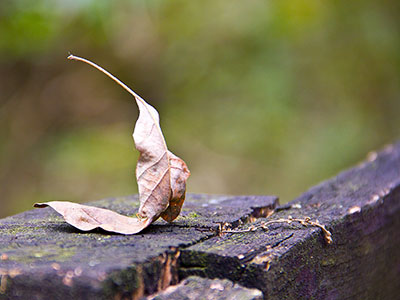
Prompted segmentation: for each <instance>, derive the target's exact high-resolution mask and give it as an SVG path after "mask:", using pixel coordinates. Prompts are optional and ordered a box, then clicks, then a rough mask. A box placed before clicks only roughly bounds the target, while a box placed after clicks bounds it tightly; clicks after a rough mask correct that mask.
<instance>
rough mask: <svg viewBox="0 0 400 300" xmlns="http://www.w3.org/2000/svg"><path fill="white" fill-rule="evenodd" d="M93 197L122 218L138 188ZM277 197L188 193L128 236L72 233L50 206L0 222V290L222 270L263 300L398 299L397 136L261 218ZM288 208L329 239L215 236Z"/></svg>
mask: <svg viewBox="0 0 400 300" xmlns="http://www.w3.org/2000/svg"><path fill="white" fill-rule="evenodd" d="M288 184H290V183H288ZM94 204H95V205H97V206H100V207H107V208H110V209H113V210H115V211H117V212H120V213H123V214H127V215H133V214H135V213H136V211H137V205H138V203H137V199H136V197H126V198H118V199H106V200H102V201H97V202H94ZM276 205H277V199H276V198H275V197H263V196H242V197H234V196H232V197H223V196H206V195H203V196H199V195H188V199H187V201H186V202H185V205H184V210H183V214H182V216H180V217H179V218H178V219H177V220H176V221H175V222H173V223H172V224H167V223H165V222H162V221H157V222H156V223H155V224H154V225H151V226H150V227H149V228H148V229H146V230H145V231H144V232H143V233H141V234H138V235H134V236H122V235H116V234H111V235H110V234H108V233H105V232H103V231H100V230H98V231H93V232H90V233H82V232H79V231H77V230H75V229H74V228H73V227H71V226H70V225H68V224H66V223H64V222H63V220H62V219H61V217H59V216H58V215H57V214H56V213H55V212H53V211H51V210H50V209H41V210H32V211H28V212H25V213H23V214H20V215H16V216H13V217H9V218H6V219H3V220H0V232H1V235H0V255H1V260H0V276H1V281H0V299H8V298H13V299H26V298H29V299H71V298H73V299H101V298H104V299H110V298H115V299H131V298H134V299H139V298H140V297H142V296H146V295H154V293H156V292H158V291H162V290H165V289H166V288H167V287H168V286H170V285H173V284H177V283H178V282H179V281H180V280H183V279H184V278H186V277H188V276H191V275H199V276H202V277H208V278H221V279H229V280H231V281H232V282H235V283H238V284H240V285H242V286H244V287H248V288H256V289H259V290H261V291H262V292H263V295H264V298H265V299H396V298H398V295H399V292H400V281H399V280H398V278H400V251H399V249H400V235H399V233H398V232H399V229H400V216H399V213H400V211H399V210H400V143H398V144H396V145H392V146H388V147H387V148H385V149H384V150H383V151H382V152H380V153H378V154H374V153H373V154H371V155H369V157H368V160H367V161H366V162H364V163H362V164H360V165H359V166H357V167H355V168H353V169H350V170H348V171H346V172H343V173H341V174H339V175H338V176H337V177H335V178H332V179H330V180H328V181H326V182H323V183H321V184H320V185H318V186H316V187H314V188H312V189H310V190H309V191H308V192H306V193H305V194H303V195H302V196H300V197H299V198H298V199H296V200H294V201H292V202H291V203H290V204H289V205H287V206H285V207H280V208H278V209H276V210H275V212H274V213H273V214H272V215H271V216H270V217H268V218H265V217H266V216H268V215H270V213H271V210H272V209H274V208H275V207H276ZM288 216H292V217H296V218H305V217H310V218H311V220H313V221H315V220H317V219H318V220H319V222H320V223H321V224H324V225H326V227H327V229H329V230H330V231H331V232H332V237H333V244H331V245H327V243H326V241H325V240H324V237H323V235H322V232H321V229H320V228H316V227H304V226H302V225H297V224H290V225H289V224H275V225H269V226H268V229H269V230H268V231H264V230H262V229H259V230H257V231H255V232H246V233H225V234H222V235H221V234H218V233H219V228H220V226H221V223H227V224H226V225H227V226H230V227H232V228H235V229H236V230H242V229H246V228H248V227H249V226H251V225H252V226H254V225H259V224H260V223H261V222H263V221H267V220H273V219H279V218H287V217H288ZM181 288H182V286H181ZM199 288H200V289H201V287H197V288H195V289H199ZM195 292H196V291H193V293H195ZM159 296H160V297H164V298H160V299H167V298H165V297H166V296H165V294H162V293H161V294H160V295H159ZM171 299H172V298H171Z"/></svg>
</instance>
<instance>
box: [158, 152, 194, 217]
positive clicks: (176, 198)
mask: <svg viewBox="0 0 400 300" xmlns="http://www.w3.org/2000/svg"><path fill="white" fill-rule="evenodd" d="M168 154H169V163H170V172H171V189H172V196H171V199H170V200H169V206H168V208H167V209H166V210H165V211H164V212H163V213H162V214H161V217H162V218H163V219H164V220H165V221H167V222H172V221H173V220H175V219H176V218H177V217H178V216H179V214H180V212H181V209H182V205H183V202H184V201H185V195H186V181H187V179H188V178H189V176H190V171H189V169H188V167H187V165H186V163H185V162H184V161H183V160H182V159H180V158H179V157H178V156H176V155H175V154H173V153H172V152H170V151H168Z"/></svg>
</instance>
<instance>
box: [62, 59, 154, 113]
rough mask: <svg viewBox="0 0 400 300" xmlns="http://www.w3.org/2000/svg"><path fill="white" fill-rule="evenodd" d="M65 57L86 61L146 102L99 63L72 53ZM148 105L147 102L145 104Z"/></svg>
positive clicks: (136, 97)
mask: <svg viewBox="0 0 400 300" xmlns="http://www.w3.org/2000/svg"><path fill="white" fill-rule="evenodd" d="M67 59H69V60H76V61H81V62H84V63H87V64H88V65H91V66H92V67H93V68H95V69H97V70H99V71H100V72H102V73H104V74H105V75H107V76H108V77H110V78H111V79H112V80H114V81H115V82H116V83H117V84H119V85H120V86H121V87H122V88H124V89H125V90H126V91H127V92H128V93H129V94H131V95H132V96H133V97H135V99H139V100H140V101H141V102H142V103H144V104H147V102H146V101H144V100H143V98H142V97H140V96H139V95H138V94H136V93H135V92H134V91H133V90H132V89H131V88H129V87H128V86H127V85H126V84H125V83H123V82H122V81H121V80H119V79H118V78H117V77H115V76H114V75H113V74H111V73H110V72H108V71H107V70H106V69H103V68H102V67H100V66H99V65H97V64H95V63H94V62H92V61H90V60H88V59H86V58H83V57H79V56H75V55H73V54H70V55H68V57H67ZM147 105H148V104H147Z"/></svg>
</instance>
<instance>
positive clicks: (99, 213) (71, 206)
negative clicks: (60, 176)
mask: <svg viewBox="0 0 400 300" xmlns="http://www.w3.org/2000/svg"><path fill="white" fill-rule="evenodd" d="M34 206H35V207H46V206H50V207H51V208H53V209H54V210H55V211H56V212H58V213H59V214H60V215H62V216H63V217H64V219H65V221H66V222H67V223H69V224H71V225H72V226H74V227H76V228H78V229H80V230H83V231H88V230H93V229H95V228H98V227H99V228H103V229H104V230H107V231H111V232H117V233H122V234H134V233H138V232H140V231H142V230H143V229H144V228H146V227H147V226H148V225H149V224H150V223H151V220H150V219H143V220H140V219H137V218H130V217H127V216H123V215H120V214H118V213H116V212H113V211H111V210H108V209H104V208H98V207H93V206H87V205H82V204H78V203H72V202H68V201H51V202H45V203H35V205H34Z"/></svg>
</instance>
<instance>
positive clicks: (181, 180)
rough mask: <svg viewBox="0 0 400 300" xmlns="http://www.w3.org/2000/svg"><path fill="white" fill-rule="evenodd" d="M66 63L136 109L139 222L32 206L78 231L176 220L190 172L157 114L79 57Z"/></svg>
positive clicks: (63, 206) (70, 207)
mask: <svg viewBox="0 0 400 300" xmlns="http://www.w3.org/2000/svg"><path fill="white" fill-rule="evenodd" d="M68 59H73V60H78V61H82V62H85V63H87V64H89V65H91V66H93V67H94V68H96V69H98V70H100V71H101V72H103V73H104V74H106V75H107V76H109V77H110V78H111V79H113V80H114V81H116V82H117V83H118V84H119V85H120V86H122V87H123V88H124V89H125V90H127V91H128V92H129V93H130V94H131V95H132V96H133V97H134V98H135V100H136V103H137V105H138V107H139V118H138V120H137V122H136V125H135V130H134V132H133V140H134V142H135V147H136V149H138V151H139V152H140V155H139V160H138V163H137V166H136V178H137V183H138V189H139V200H140V207H139V212H138V216H139V219H135V218H130V217H126V216H122V215H120V214H117V213H115V212H112V211H109V210H106V209H101V208H95V207H91V206H86V205H81V204H76V203H71V202H62V201H54V202H47V203H38V204H35V207H45V206H51V207H52V208H53V209H55V210H56V211H57V212H59V213H60V214H61V215H63V217H64V219H65V221H66V222H68V223H69V224H71V225H73V226H75V227H76V228H79V229H81V230H91V229H94V228H97V227H100V228H103V229H105V230H107V231H112V232H118V233H122V234H134V233H137V232H140V231H141V230H143V229H144V228H146V227H147V226H148V225H150V224H151V223H152V222H154V221H155V220H157V219H158V218H159V217H160V216H161V217H162V218H163V219H164V220H165V221H167V222H172V221H173V220H174V219H176V218H177V217H178V215H179V213H180V211H181V208H182V205H183V202H184V201H185V193H186V180H187V179H188V177H189V176H190V171H189V169H188V167H187V166H186V164H185V162H184V161H183V160H182V159H180V158H179V157H177V156H176V155H174V154H173V153H172V152H170V151H169V150H168V148H167V144H166V142H165V140H164V136H163V134H162V131H161V128H160V120H159V119H160V118H159V115H158V112H157V110H156V109H155V108H154V107H152V106H151V105H149V104H148V103H147V102H146V101H144V100H143V99H142V98H141V97H140V96H138V95H137V94H136V93H135V92H133V91H132V90H131V89H130V88H129V87H127V86H126V85H125V84H124V83H122V82H121V81H120V80H119V79H117V78H116V77H115V76H113V75H112V74H111V73H109V72H108V71H106V70H104V69H103V68H101V67H99V66H98V65H96V64H94V63H93V62H91V61H89V60H86V59H84V58H81V57H77V56H73V55H70V56H68Z"/></svg>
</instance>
